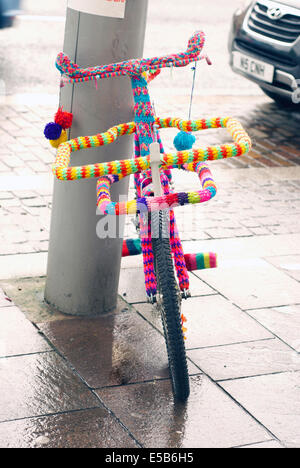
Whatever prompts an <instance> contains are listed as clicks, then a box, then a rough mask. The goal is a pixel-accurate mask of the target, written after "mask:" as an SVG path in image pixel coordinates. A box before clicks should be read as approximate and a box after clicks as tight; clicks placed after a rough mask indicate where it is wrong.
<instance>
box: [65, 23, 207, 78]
mask: <svg viewBox="0 0 300 468" xmlns="http://www.w3.org/2000/svg"><path fill="white" fill-rule="evenodd" d="M204 43H205V34H204V33H203V32H202V31H200V32H196V33H195V34H194V35H193V36H192V37H191V38H190V40H189V42H188V47H187V50H186V51H185V52H182V53H179V54H173V55H166V56H163V57H153V58H150V59H132V60H126V61H124V62H119V63H113V64H110V65H100V66H96V67H88V68H80V67H79V65H77V64H76V63H74V62H73V61H72V60H71V59H70V58H69V57H68V56H67V55H65V54H63V53H60V54H59V55H58V56H57V59H56V67H57V69H58V70H59V71H60V73H61V74H62V75H65V79H66V81H67V82H70V83H77V82H83V81H88V80H93V79H102V78H111V77H115V76H121V75H127V76H137V75H141V74H142V73H144V72H146V71H150V70H152V71H153V70H158V69H161V68H166V67H173V66H174V67H184V66H186V65H188V64H189V63H191V62H195V61H199V60H203V59H206V60H207V61H208V63H210V62H209V59H208V57H207V56H206V55H200V53H201V51H202V49H203V47H204Z"/></svg>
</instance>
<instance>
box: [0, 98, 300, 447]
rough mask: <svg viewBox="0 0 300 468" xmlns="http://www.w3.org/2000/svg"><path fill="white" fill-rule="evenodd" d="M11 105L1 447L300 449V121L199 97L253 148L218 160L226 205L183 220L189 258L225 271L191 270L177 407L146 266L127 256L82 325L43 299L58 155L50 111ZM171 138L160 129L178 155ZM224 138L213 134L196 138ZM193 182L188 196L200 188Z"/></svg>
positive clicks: (200, 108)
mask: <svg viewBox="0 0 300 468" xmlns="http://www.w3.org/2000/svg"><path fill="white" fill-rule="evenodd" d="M157 97H161V98H162V96H157ZM158 102H159V103H160V104H156V107H157V109H156V110H157V113H158V114H160V115H162V116H167V115H168V113H167V110H168V109H169V108H170V106H171V105H172V106H173V107H172V108H173V111H172V113H173V114H174V115H179V116H182V115H184V112H185V110H184V105H185V103H186V98H185V99H184V97H183V96H182V97H180V96H176V99H174V96H173V97H172V96H171V97H168V96H165V97H164V98H162V99H158ZM174 104H175V111H174ZM2 110H3V112H1V117H0V137H1V143H2V145H1V148H0V211H1V221H0V223H1V243H0V284H1V288H2V289H1V293H0V322H1V327H0V382H1V396H0V446H1V447H106V448H110V447H114V448H121V447H127V448H134V447H135V448H137V447H161V448H185V447H186V448H194V447H215V448H221V447H246V448H283V447H291V448H293V447H297V448H298V447H299V446H300V431H299V427H300V410H299V384H300V372H299V371H300V359H299V352H300V288H299V280H300V243H299V232H300V221H299V210H300V165H299V162H300V150H299V148H300V137H299V134H298V128H299V119H300V114H299V113H296V112H294V111H292V110H278V109H277V108H276V107H275V105H274V104H272V103H271V101H269V100H268V99H267V98H263V97H260V96H257V97H256V98H255V99H253V98H249V97H246V96H244V97H240V96H239V97H232V96H231V97H226V96H225V97H223V98H222V99H220V98H216V97H209V96H206V97H205V98H203V97H200V96H197V97H196V100H195V111H194V112H195V114H196V115H201V117H202V116H205V117H206V116H207V117H209V116H215V115H221V116H225V115H234V116H235V117H238V118H240V119H241V121H242V122H243V123H244V125H245V127H246V128H247V130H248V131H249V133H250V135H251V136H252V138H253V140H254V148H253V151H252V153H251V154H250V155H249V156H247V157H243V158H240V159H235V160H233V159H232V160H230V161H229V160H228V161H219V162H214V163H212V164H211V169H212V172H213V174H214V175H215V177H216V180H217V184H218V187H219V191H218V195H217V197H216V199H215V200H213V201H211V202H210V203H208V204H207V205H203V206H201V207H197V208H195V207H194V208H192V209H190V208H188V207H187V208H186V209H181V208H179V209H178V210H177V211H176V213H177V219H178V224H179V229H180V232H181V233H182V239H183V240H184V247H185V251H186V252H200V251H203V250H205V251H208V250H211V251H215V252H217V253H218V254H219V264H220V265H219V268H218V269H216V270H206V271H198V272H194V273H192V274H191V290H192V299H190V300H189V301H186V302H184V304H183V308H184V313H185V315H186V316H187V319H188V322H187V328H188V332H187V342H186V345H187V354H188V359H189V371H190V375H191V397H190V399H189V401H188V403H187V404H186V405H184V406H182V405H178V404H175V403H174V402H173V398H172V392H171V386H170V381H169V376H168V368H167V357H166V352H165V345H164V340H163V337H162V330H161V325H160V320H159V317H157V315H156V314H155V312H154V311H153V308H152V307H151V306H150V305H149V304H147V303H146V302H145V293H144V289H143V276H142V270H141V266H142V264H141V258H139V257H134V258H126V259H124V260H123V262H122V271H121V279H120V285H119V294H120V297H119V303H118V307H117V310H116V311H114V313H112V314H109V315H107V316H104V317H98V318H92V317H91V318H82V319H80V318H72V317H66V316H64V315H62V314H60V313H59V312H58V311H55V310H51V309H49V308H48V306H47V305H46V304H44V303H43V288H44V283H45V278H44V276H45V266H46V259H47V248H48V237H49V222H50V211H51V194H52V179H51V176H49V169H50V165H51V162H52V160H53V157H54V152H53V150H51V149H49V147H48V143H47V142H46V141H44V139H43V137H42V136H41V135H42V128H43V125H44V124H45V123H46V122H48V121H49V120H51V118H52V114H53V113H54V111H55V108H54V107H51V106H34V107H32V106H31V107H30V106H28V105H22V106H17V105H15V104H13V103H12V104H11V105H10V104H6V106H5V108H2ZM100 130H104V129H100ZM173 136H174V135H173V134H168V133H167V132H166V133H165V135H163V137H164V139H165V141H166V148H167V149H168V148H170V147H171V142H172V138H173ZM224 137H225V140H228V138H227V135H226V133H224V132H223V131H216V132H215V131H213V132H209V131H208V132H205V133H203V134H201V139H200V137H199V142H198V143H201V144H207V143H211V144H213V143H218V142H219V141H224ZM187 176H188V175H185V176H184V177H182V176H180V177H179V176H176V187H178V189H184V188H186V187H187V186H189V188H191V187H192V186H193V184H195V187H196V186H198V182H197V180H196V179H193V176H189V180H187ZM190 177H191V178H190ZM83 183H84V182H83ZM132 231H133V229H132V223H131V222H130V220H128V223H127V224H126V236H127V237H131V236H132ZM132 285H134V287H133V286H132Z"/></svg>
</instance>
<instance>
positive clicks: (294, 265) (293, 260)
mask: <svg viewBox="0 0 300 468" xmlns="http://www.w3.org/2000/svg"><path fill="white" fill-rule="evenodd" d="M265 260H267V261H268V262H269V263H271V264H272V265H274V266H276V267H277V268H279V269H280V270H282V271H284V273H286V274H287V275H289V276H291V277H292V278H294V279H295V280H297V281H300V255H285V256H279V257H267V258H266V259H265Z"/></svg>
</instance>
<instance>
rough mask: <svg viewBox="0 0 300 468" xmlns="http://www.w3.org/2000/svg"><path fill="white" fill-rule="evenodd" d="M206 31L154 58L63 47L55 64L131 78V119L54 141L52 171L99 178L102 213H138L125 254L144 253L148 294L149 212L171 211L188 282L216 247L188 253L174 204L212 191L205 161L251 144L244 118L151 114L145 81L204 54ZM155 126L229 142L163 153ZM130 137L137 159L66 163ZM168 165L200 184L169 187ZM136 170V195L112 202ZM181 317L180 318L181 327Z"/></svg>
mask: <svg viewBox="0 0 300 468" xmlns="http://www.w3.org/2000/svg"><path fill="white" fill-rule="evenodd" d="M204 42H205V36H204V34H203V33H202V32H197V33H195V34H194V35H193V36H192V38H191V39H190V41H189V43H188V48H187V51H186V52H184V53H180V54H174V55H169V56H164V57H154V58H151V59H137V60H134V59H133V60H127V61H125V62H121V63H115V64H111V65H101V66H96V67H88V68H85V69H83V68H80V67H79V66H78V65H77V64H75V63H74V62H72V61H71V60H70V59H69V58H68V57H67V56H65V55H64V54H60V55H59V56H58V58H57V61H56V66H57V68H58V69H59V71H60V72H61V74H62V75H63V77H62V78H63V81H64V82H65V83H67V82H68V83H78V82H85V81H90V80H98V79H102V78H110V77H116V76H121V75H127V76H129V77H130V78H131V84H132V89H133V96H134V103H135V105H134V114H135V119H134V122H129V123H126V124H120V125H116V126H114V127H112V128H110V129H109V130H108V131H107V132H104V133H100V134H98V135H95V136H90V137H78V138H75V139H73V140H70V141H68V142H66V143H64V144H61V145H60V146H59V148H58V152H57V157H56V161H55V164H54V165H53V173H54V175H55V176H56V177H57V178H58V179H60V180H79V179H89V178H97V179H98V182H97V204H98V207H99V209H100V211H101V212H102V213H103V214H114V215H121V214H136V213H138V216H139V222H140V245H138V243H137V242H135V243H132V244H126V245H124V244H123V255H129V254H130V251H131V252H135V254H137V253H138V252H139V251H140V249H141V251H142V254H143V262H144V273H145V286H146V292H147V295H148V296H149V297H152V296H155V295H156V293H157V280H156V275H155V269H154V255H153V248H152V236H151V222H148V221H149V218H150V216H149V214H148V212H150V211H154V210H160V209H163V208H167V209H168V210H169V212H170V246H171V250H172V254H173V258H174V264H175V268H176V273H177V277H178V282H179V286H180V289H181V290H182V291H186V290H188V289H189V277H188V269H194V268H196V267H197V268H198V267H209V266H210V267H214V266H216V258H215V257H214V256H213V254H203V255H202V256H199V255H198V256H197V255H196V256H195V255H194V256H193V255H190V256H187V255H186V256H185V255H184V253H183V248H182V244H181V240H180V238H179V234H178V230H177V226H176V222H175V216H174V211H173V208H174V207H176V206H183V205H186V204H188V203H201V202H204V201H207V200H210V199H211V198H212V197H213V196H214V195H215V193H216V186H215V183H214V181H213V179H212V176H211V173H210V171H209V169H208V166H207V165H206V164H204V163H203V162H204V161H208V160H217V159H223V158H229V157H233V156H242V155H243V154H246V153H247V152H248V151H249V150H250V149H251V140H250V138H249V136H248V135H247V133H246V132H245V131H244V129H243V128H242V126H241V124H240V123H239V122H238V121H237V120H235V119H232V118H229V117H227V118H212V119H201V120H188V121H185V120H181V119H178V118H158V117H156V116H155V114H154V109H153V107H152V105H151V100H150V96H149V92H148V86H147V83H149V82H150V81H151V80H152V79H154V78H155V77H156V76H157V75H158V74H159V72H160V70H161V69H162V68H165V67H173V66H174V67H181V66H185V65H187V64H189V63H191V62H196V61H199V60H203V59H204V58H206V60H207V61H208V58H207V56H205V55H201V51H202V48H203V46H204ZM156 127H157V128H158V129H160V128H171V127H173V128H178V129H179V130H180V131H185V132H195V131H199V130H204V129H208V128H227V130H228V131H229V133H230V134H231V136H232V138H233V140H234V143H232V144H225V145H218V146H208V147H206V148H198V149H191V150H186V151H179V152H177V153H174V154H168V153H165V152H164V149H163V145H162V143H161V139H160V135H159V132H158V131H157V129H156ZM132 134H134V137H135V158H134V159H132V160H131V159H128V160H120V161H113V162H107V163H97V164H88V165H82V166H77V167H69V164H70V159H71V153H72V152H74V151H79V150H81V149H85V148H92V147H100V146H104V145H108V144H110V143H113V142H114V141H116V139H117V138H118V137H120V136H122V135H132ZM154 141H158V142H159V143H160V151H161V182H162V188H163V196H161V197H154V196H153V193H152V186H151V183H152V176H151V169H150V156H149V146H150V144H151V143H153V142H154ZM171 168H179V169H185V170H188V171H191V172H197V173H198V175H199V178H200V181H201V185H202V190H199V191H194V192H182V193H173V192H172V190H171V189H170V182H171V180H172V176H171V171H170V169H171ZM131 174H134V181H135V189H136V194H137V198H136V199H135V200H132V201H129V202H126V203H115V202H112V201H111V198H110V187H111V185H112V184H113V183H115V182H117V181H119V180H120V179H122V178H124V177H127V176H129V175H131ZM184 321H185V317H182V327H183V331H185V327H184V326H183V323H184Z"/></svg>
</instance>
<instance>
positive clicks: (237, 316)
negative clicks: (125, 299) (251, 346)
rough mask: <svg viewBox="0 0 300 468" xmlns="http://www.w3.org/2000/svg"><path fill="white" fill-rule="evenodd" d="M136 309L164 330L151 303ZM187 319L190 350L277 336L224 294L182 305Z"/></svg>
mask: <svg viewBox="0 0 300 468" xmlns="http://www.w3.org/2000/svg"><path fill="white" fill-rule="evenodd" d="M135 308H136V309H137V310H138V312H139V313H141V314H142V315H143V316H144V317H145V318H146V319H147V320H149V321H150V322H151V323H152V324H153V325H154V326H155V327H157V328H158V329H159V330H161V319H160V316H159V315H158V314H156V313H155V310H154V311H153V308H152V307H151V306H149V304H135ZM182 312H183V313H184V315H185V317H186V318H187V323H186V327H187V333H186V337H187V340H186V348H187V349H191V348H203V347H207V346H218V345H226V344H230V343H240V342H244V341H254V340H260V339H265V338H273V337H274V336H273V335H272V334H271V333H270V332H269V331H267V330H265V329H264V328H263V327H262V326H261V325H259V324H258V323H257V322H255V321H254V320H252V319H251V318H250V317H249V316H248V315H247V314H245V313H244V312H242V311H241V310H240V309H238V308H237V307H235V306H234V305H232V304H231V303H230V302H229V301H227V300H226V299H224V298H223V297H222V296H220V295H213V296H203V297H194V298H191V299H188V300H186V301H183V302H182Z"/></svg>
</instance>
